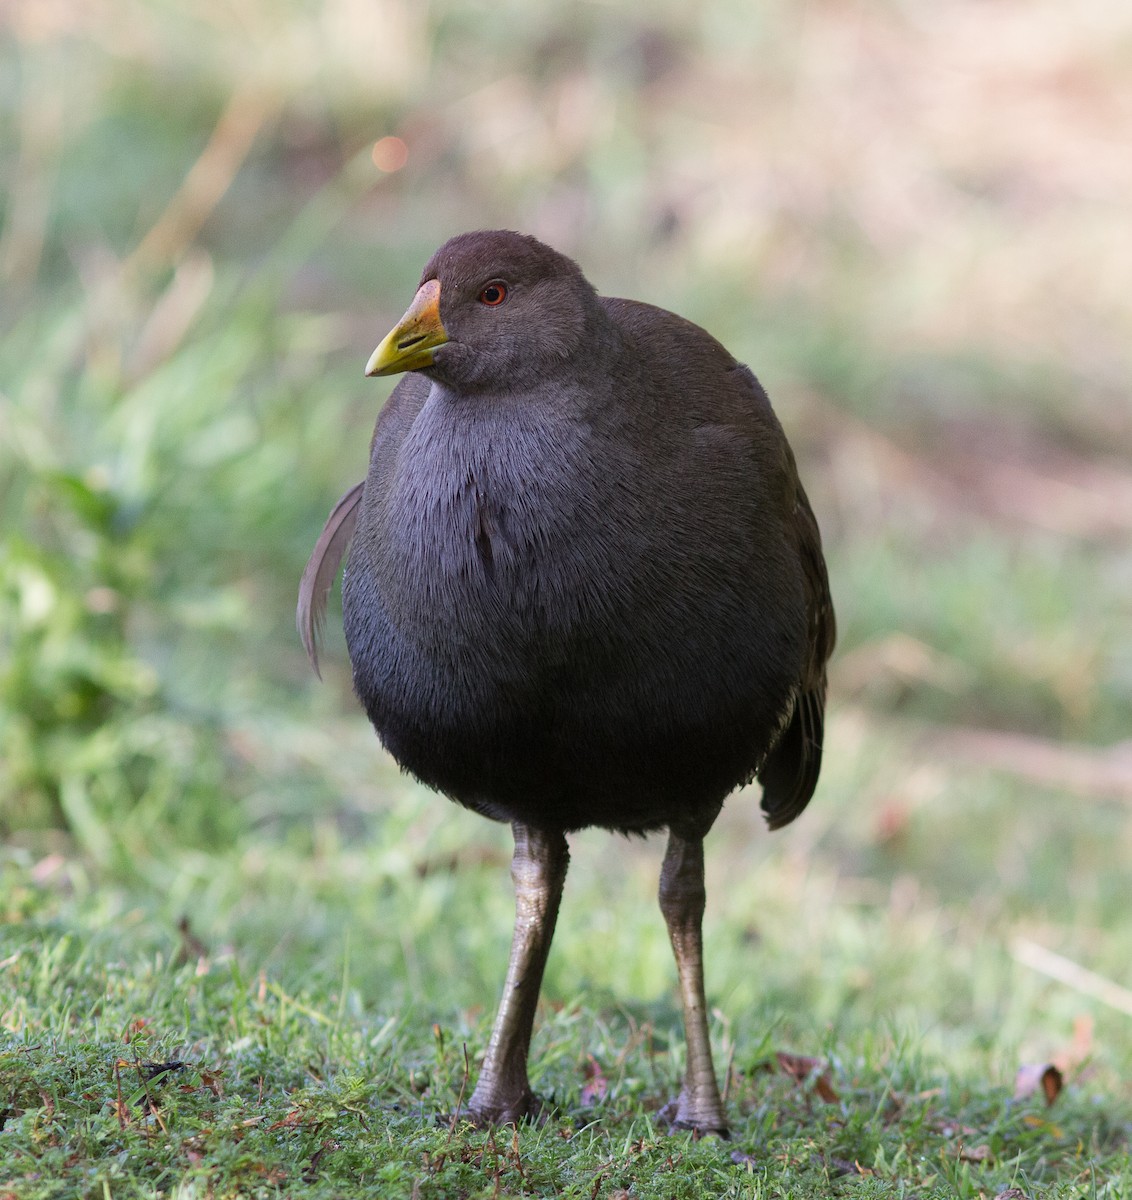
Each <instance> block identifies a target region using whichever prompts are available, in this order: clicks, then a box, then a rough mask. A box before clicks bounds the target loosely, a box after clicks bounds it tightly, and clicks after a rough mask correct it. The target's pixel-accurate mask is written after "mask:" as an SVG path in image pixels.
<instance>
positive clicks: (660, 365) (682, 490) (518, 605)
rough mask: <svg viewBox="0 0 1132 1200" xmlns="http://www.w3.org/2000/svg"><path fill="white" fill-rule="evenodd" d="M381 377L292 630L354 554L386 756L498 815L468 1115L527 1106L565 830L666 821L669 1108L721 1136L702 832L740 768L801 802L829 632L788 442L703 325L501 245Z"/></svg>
mask: <svg viewBox="0 0 1132 1200" xmlns="http://www.w3.org/2000/svg"><path fill="white" fill-rule="evenodd" d="M401 371H404V372H408V374H406V376H405V378H404V379H403V380H401V382H400V383H399V384H398V385H397V387H396V388H395V389H394V391H393V393H392V395H391V396H390V398H389V401H388V403H387V404H386V406H385V408H384V410H383V411H382V413H381V415H380V417H379V419H378V422H377V428H376V430H375V431H374V436H373V443H372V447H371V451H370V464H369V473H368V475H367V477H366V480H365V482H364V483H361V484H358V485H357V486H356V487H354V488H353V489H351V491H349V492H348V493H347V494H346V495H345V496H344V497H343V498H342V499H341V500H340V501H339V503H338V505H337V506H336V508H335V509H334V511H333V512H332V513H331V516H330V519H329V520H328V522H327V525H326V528H325V529H324V530H323V533H322V536H321V537H320V538H319V540H318V543H317V545H316V546H315V549H314V552H313V554H312V555H311V560H310V562H309V563H308V565H307V569H306V572H305V573H304V575H303V581H302V585H301V588H300V593H299V610H298V621H299V629H300V632H301V634H302V637H303V642H304V644H305V646H306V648H307V651H308V653H309V654H310V656H311V660H312V662H313V663H314V664H315V667H316V669H317V660H316V651H315V628H316V625H317V622H318V620H319V618H320V617H321V615H322V613H323V612H324V610H325V603H326V596H327V593H328V591H329V588H330V585H331V583H332V582H333V578H334V576H335V574H336V573H337V569H338V566H339V564H340V562H341V559H342V556H343V555H344V554H345V552H346V548H347V546H348V545H350V556H349V563H348V565H347V568H346V574H345V580H344V584H343V610H344V622H345V628H346V640H347V644H348V646H349V652H350V659H351V662H352V664H353V670H354V687H355V689H356V691H357V694H358V697H359V698H360V699H361V701H362V704H363V705H364V706H365V709H366V712H367V713H368V714H369V718H370V720H371V721H372V722H373V725H374V728H375V729H376V730H377V733H378V735H379V736H380V738H381V740H382V742H384V744H385V746H386V747H387V748H388V750H389V751H390V752H391V753H392V755H393V756H394V758H396V760H397V761H398V763H400V765H401V767H402V768H403V769H404V770H406V771H409V772H411V773H412V774H413V775H415V776H416V777H417V778H418V779H420V780H422V781H423V782H424V783H426V784H428V785H429V786H430V787H433V788H435V789H436V790H437V791H440V792H444V793H445V794H446V795H448V796H450V797H451V798H452V799H453V800H456V801H458V802H459V803H461V804H463V805H465V806H466V807H468V808H471V809H474V810H475V811H476V812H479V813H482V814H484V815H485V816H488V817H491V818H493V819H495V820H500V821H510V822H511V826H512V829H513V831H514V836H515V856H514V861H513V864H512V877H513V879H514V882H515V890H516V920H515V932H514V940H513V943H512V948H511V961H510V966H509V968H508V972H507V982H506V985H505V988H504V992H503V999H502V1002H501V1005H500V1008H499V1013H498V1016H497V1018H496V1022H495V1028H494V1031H493V1033H492V1036H491V1042H490V1044H489V1046H488V1049H487V1054H486V1056H485V1058H484V1063H483V1068H482V1070H481V1073H480V1076H479V1082H478V1084H477V1086H476V1089H475V1092H474V1094H473V1096H472V1099H471V1103H470V1115H471V1116H472V1118H473V1119H474V1120H476V1121H478V1122H480V1123H484V1124H487V1123H493V1122H511V1121H516V1120H519V1119H521V1118H523V1117H528V1116H533V1115H535V1114H537V1112H538V1110H539V1101H538V1100H537V1098H536V1097H535V1096H534V1094H533V1093H532V1091H531V1088H530V1085H529V1083H528V1080H527V1054H528V1049H529V1046H530V1038H531V1026H532V1023H533V1020H534V1014H535V1006H536V1002H537V999H538V992H539V986H540V983H541V979H542V973H543V967H544V964H545V962H546V957H547V953H548V951H549V949H550V942H551V938H552V936H553V933H554V923H555V919H556V916H557V912H558V904H559V899H560V897H561V894H562V885H563V881H564V879H565V876H566V866H567V862H568V854H567V848H566V837H565V835H566V834H567V833H569V832H571V831H572V830H577V829H582V828H585V827H586V826H589V825H598V826H602V827H604V828H607V829H612V830H618V831H621V832H625V833H647V832H648V831H650V830H655V829H662V828H664V829H667V830H668V849H667V853H666V855H665V858H664V865H663V867H662V870H661V877H660V907H661V911H662V912H663V914H664V918H665V921H666V922H667V924H668V932H669V935H670V937H671V940H672V947H673V950H674V952H675V956H676V965H677V968H678V971H679V975H680V990H681V995H682V999H683V1006H684V1025H685V1032H686V1036H687V1042H688V1056H687V1064H688V1066H687V1074H686V1076H685V1079H684V1084H683V1088H682V1090H681V1092H680V1094H679V1096H678V1098H677V1099H676V1100H675V1101H673V1103H672V1104H671V1105H670V1106H669V1110H668V1115H669V1117H670V1119H671V1121H672V1123H673V1125H674V1126H676V1127H679V1128H694V1129H697V1130H699V1131H701V1132H709V1131H713V1132H716V1133H721V1134H726V1131H727V1120H726V1117H725V1115H724V1110H723V1104H722V1101H721V1099H720V1094H719V1089H718V1086H717V1083H716V1078H715V1071H714V1068H713V1066H712V1060H711V1049H710V1045H709V1042H708V1027H707V1007H706V1002H705V999H704V986H703V962H702V942H701V935H700V926H701V920H702V916H703V910H704V873H703V838H704V835H705V834H706V833H707V832H708V830H709V829H710V828H711V825H712V822H713V821H714V820H715V817H716V815H717V814H718V813H719V810H720V808H721V807H722V805H723V801H724V799H725V797H726V796H727V795H728V793H729V792H731V791H732V790H734V789H735V788H737V787H739V786H740V785H741V784H744V783H747V782H749V781H750V780H752V779H754V778H757V779H758V780H759V781H760V782H761V784H762V787H763V797H762V805H763V808H764V810H765V812H766V815H767V819H768V822H769V824H770V827H771V828H772V829H775V828H778V827H779V826H782V825H785V824H786V823H787V822H789V821H792V820H793V819H794V818H795V817H796V816H797V815H798V814H799V813H800V812H801V811H802V809H803V808H805V806H806V804H807V802H808V801H809V799H810V796H811V795H812V794H813V791H814V787H815V785H816V783H817V778H818V770H819V767H820V765H821V748H822V728H823V713H824V706H825V690H826V674H825V672H826V661H827V660H828V658H829V655H830V653H831V651H832V649H833V640H834V618H833V608H832V604H831V601H830V595H829V584H828V580H827V577H826V569H825V563H824V561H823V559H822V552H821V539H820V536H819V534H818V527H817V524H816V522H815V520H814V515H813V513H812V511H811V510H810V505H809V502H808V501H807V499H806V494H805V492H804V491H803V490H802V485H801V483H800V482H799V480H798V473H797V469H796V467H795V465H794V456H793V454H792V453H791V451H790V447H789V445H788V444H787V442H786V437H785V435H784V434H783V432H782V427H781V426H780V425H779V423H778V420H777V419H776V417H775V415H774V413H773V411H772V410H771V407H770V402H769V401H768V399H767V396H766V393H765V392H764V391H763V389H762V388H761V387H760V385H759V383H758V381H757V380H756V379H755V377H754V375H753V374H752V373H751V371H750V370H749V369H748V368H747V367H745V366H744V365H743V364H742V363H738V362H736V361H735V359H734V358H732V357H731V355H730V354H728V352H727V351H726V350H725V349H724V348H723V347H722V346H721V345H720V344H719V343H718V342H717V341H715V339H714V338H712V337H711V336H710V335H709V334H707V333H706V332H705V331H704V330H702V329H700V328H699V327H698V326H696V325H693V324H691V323H690V322H688V321H685V320H683V319H682V318H681V317H678V316H675V315H674V314H672V313H669V312H665V311H664V310H663V309H659V308H653V307H651V306H650V305H647V304H641V303H638V302H636V301H633V300H614V299H609V298H607V297H603V296H599V295H597V293H596V292H595V291H594V289H593V288H592V287H591V286H590V284H589V283H587V282H586V280H585V278H584V277H583V276H582V273H581V271H580V270H579V269H578V267H577V265H576V264H575V263H573V262H572V261H571V260H570V259H568V258H566V257H564V256H563V255H561V254H558V253H557V252H556V251H554V250H552V249H550V247H548V246H545V245H543V244H542V243H541V242H538V241H536V240H535V239H534V238H531V237H525V236H522V235H520V234H517V233H507V232H482V233H469V234H464V235H462V236H460V237H456V238H453V239H452V240H451V241H449V242H447V243H446V244H445V245H444V246H442V247H441V248H440V249H439V250H438V251H437V252H436V254H435V255H434V256H433V258H432V260H431V261H430V262H429V264H428V266H426V267H425V270H424V274H423V275H422V277H421V284H420V287H419V289H418V291H417V294H416V297H415V298H414V300H413V302H412V304H411V305H410V306H409V310H408V312H406V313H405V315H404V317H402V319H401V321H400V322H399V323H398V324H397V326H396V328H395V329H393V331H392V332H391V333H390V334H389V335H388V336H387V337H386V338H385V340H384V341H382V343H381V344H380V345H379V346H378V348H377V349H376V350H375V351H374V354H373V357H372V358H371V359H370V361H369V364H368V366H367V368H366V374H367V375H391V374H394V373H397V372H401ZM351 541H352V545H351Z"/></svg>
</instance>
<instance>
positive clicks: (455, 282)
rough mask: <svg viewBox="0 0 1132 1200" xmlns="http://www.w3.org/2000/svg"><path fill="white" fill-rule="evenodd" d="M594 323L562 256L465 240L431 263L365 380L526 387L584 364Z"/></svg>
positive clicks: (492, 237)
mask: <svg viewBox="0 0 1132 1200" xmlns="http://www.w3.org/2000/svg"><path fill="white" fill-rule="evenodd" d="M602 317H603V313H602V309H601V307H600V305H599V304H598V301H597V297H596V294H595V293H594V290H593V288H592V287H591V286H590V284H589V283H587V282H586V279H585V277H584V276H583V275H582V273H581V271H580V270H579V269H578V267H577V265H576V264H575V263H574V262H572V261H571V260H570V259H569V258H567V257H566V256H565V255H563V254H559V253H558V252H557V251H556V250H552V249H551V248H550V247H549V246H545V245H543V243H542V242H540V241H537V240H536V239H535V238H533V237H528V236H526V235H524V234H520V233H511V232H507V231H482V232H479V233H465V234H461V235H460V236H459V237H454V238H452V239H451V240H450V241H448V242H446V243H445V244H444V245H443V246H441V248H440V249H439V250H438V251H437V252H436V253H435V254H434V255H433V256H432V259H431V260H430V261H429V264H428V266H426V267H425V269H424V273H423V274H422V276H421V283H420V287H419V288H418V289H417V294H416V296H414V298H413V302H412V304H410V305H409V308H408V311H407V312H406V313H405V315H404V316H403V317H402V318H401V320H400V321H398V322H397V324H396V326H395V327H394V328H393V329H392V330H391V331H390V332H389V333H388V334H387V335H386V336H385V338H384V339H383V340H382V342H381V344H380V345H379V346H378V347H377V349H376V350H375V351H374V352H373V354H372V356H371V357H370V360H369V362H368V363H367V364H366V374H367V375H395V374H398V373H399V372H401V371H424V372H425V373H426V374H428V375H430V376H432V377H434V378H436V379H438V380H440V381H441V382H443V383H446V384H448V385H450V386H452V387H454V388H456V389H458V390H460V391H462V392H477V391H486V390H491V391H492V392H496V393H501V392H507V391H519V390H524V389H528V388H531V387H533V386H535V385H536V384H538V383H539V382H540V381H542V380H545V379H546V378H547V377H548V376H552V375H554V374H555V373H556V372H557V371H559V370H561V369H562V368H563V367H564V366H565V365H566V364H570V363H576V362H577V361H578V360H579V359H582V360H587V359H591V358H592V355H593V350H594V340H595V331H596V329H597V327H598V325H597V323H598V322H600V321H601V320H602Z"/></svg>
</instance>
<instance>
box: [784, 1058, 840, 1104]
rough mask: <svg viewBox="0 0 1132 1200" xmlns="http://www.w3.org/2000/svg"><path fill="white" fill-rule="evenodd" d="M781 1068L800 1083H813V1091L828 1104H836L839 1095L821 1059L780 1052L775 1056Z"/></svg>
mask: <svg viewBox="0 0 1132 1200" xmlns="http://www.w3.org/2000/svg"><path fill="white" fill-rule="evenodd" d="M775 1058H776V1059H777V1060H778V1066H779V1068H780V1069H781V1070H782V1071H784V1072H785V1073H786V1074H787V1075H789V1076H790V1077H791V1078H792V1079H796V1080H797V1081H798V1082H799V1083H802V1084H805V1083H812V1085H813V1089H814V1091H815V1092H817V1094H818V1096H819V1097H820V1098H821V1099H822V1100H824V1101H825V1103H826V1104H836V1103H837V1100H838V1096H837V1093H836V1092H835V1091H834V1090H833V1084H832V1083H831V1082H830V1080H829V1073H828V1069H827V1067H826V1064H825V1062H823V1060H822V1059H820V1058H811V1057H810V1056H809V1055H806V1054H787V1053H786V1052H785V1051H783V1050H779V1051H778V1052H777V1053H776V1054H775Z"/></svg>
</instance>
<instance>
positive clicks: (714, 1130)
mask: <svg viewBox="0 0 1132 1200" xmlns="http://www.w3.org/2000/svg"><path fill="white" fill-rule="evenodd" d="M657 1115H658V1116H659V1118H660V1120H661V1121H667V1122H668V1132H669V1133H679V1132H681V1131H683V1130H691V1133H692V1136H693V1137H696V1138H701V1137H708V1136H711V1135H714V1136H715V1137H718V1138H722V1139H723V1140H724V1141H728V1140H729V1139H730V1137H731V1130H730V1129H728V1127H727V1120H726V1118H725V1117H724V1115H723V1106H722V1104H721V1103H720V1101H719V1100H718V1099H717V1098H715V1097H706V1098H705V1097H696V1096H689V1095H688V1093H687V1092H686V1091H681V1093H680V1095H679V1096H676V1097H674V1098H673V1099H672V1100H669V1102H668V1103H667V1104H666V1105H665V1106H664V1107H663V1108H662V1109H661V1110H660V1112H659V1113H658V1114H657Z"/></svg>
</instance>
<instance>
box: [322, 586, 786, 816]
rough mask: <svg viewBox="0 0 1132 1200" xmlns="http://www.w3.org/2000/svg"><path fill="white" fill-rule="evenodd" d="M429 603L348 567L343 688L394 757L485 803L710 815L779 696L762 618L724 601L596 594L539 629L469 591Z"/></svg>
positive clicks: (538, 812)
mask: <svg viewBox="0 0 1132 1200" xmlns="http://www.w3.org/2000/svg"><path fill="white" fill-rule="evenodd" d="M497 582H498V581H497ZM433 601H434V604H433V606H432V607H430V608H429V609H427V610H423V609H422V608H421V606H419V605H417V606H416V608H415V610H414V611H415V612H416V613H418V614H419V613H421V612H423V611H427V613H428V617H427V619H423V618H421V617H420V616H419V615H418V616H417V618H416V619H414V620H413V621H412V622H410V623H408V624H407V625H406V624H405V623H403V622H402V623H398V622H397V621H395V620H394V619H392V617H391V615H390V614H391V612H392V611H396V610H397V608H398V605H397V604H396V603H395V602H393V603H391V602H389V601H388V600H387V598H386V597H385V596H383V595H382V592H381V589H380V586H379V584H378V582H377V580H376V579H375V578H374V577H372V576H366V575H365V574H363V573H360V572H357V571H351V572H348V574H347V582H346V587H345V589H344V616H345V627H346V636H347V642H348V644H349V648H350V655H351V660H352V662H353V667H354V683H355V688H356V690H357V692H358V695H359V697H360V698H361V700H362V702H363V704H364V705H365V708H366V711H367V713H368V715H369V717H370V720H371V721H372V723H373V725H374V727H375V729H376V730H377V732H378V734H379V736H380V737H381V740H382V742H383V743H384V744H385V746H386V748H387V749H388V750H389V751H390V752H391V753H392V755H393V757H394V758H395V759H396V760H397V761H398V763H399V764H400V765H401V766H402V768H404V769H405V770H407V771H409V772H410V773H411V774H413V775H415V776H417V777H418V778H419V779H421V780H422V781H423V782H424V783H426V784H428V785H430V786H432V787H434V788H436V789H437V790H439V791H441V792H444V793H446V794H447V795H449V796H451V797H452V798H453V799H455V800H457V801H459V802H460V803H462V804H464V805H466V806H467V807H470V808H473V809H475V810H476V811H478V812H481V813H484V814H485V815H487V816H490V817H493V818H495V819H499V820H521V821H524V822H525V823H527V824H530V825H534V826H537V827H545V828H556V829H566V830H569V829H577V828H583V827H586V826H589V825H600V826H605V827H609V828H615V829H623V830H634V831H644V830H647V829H654V828H659V827H662V826H666V825H669V824H671V823H672V822H673V821H676V820H684V819H692V818H694V817H695V815H696V814H697V813H698V812H701V811H702V812H710V814H711V815H714V812H715V811H716V810H717V809H718V807H719V805H720V804H721V803H722V800H723V798H724V797H725V796H726V794H727V793H728V792H730V791H731V790H733V789H734V788H735V787H736V786H738V785H740V784H741V783H743V782H746V781H748V780H749V779H750V778H751V777H752V776H753V774H754V772H755V771H756V770H757V768H758V766H759V765H760V763H761V761H762V759H763V757H764V755H765V753H766V751H767V749H768V743H769V741H770V740H771V738H772V736H773V734H774V733H775V732H776V731H777V729H778V727H779V723H780V718H781V714H782V711H783V709H784V708H786V707H788V705H789V703H790V700H791V696H792V690H793V687H794V681H795V679H796V670H795V668H794V665H793V663H792V662H790V661H789V656H785V657H784V656H781V655H779V656H777V657H776V656H775V654H773V653H769V652H768V650H769V649H771V648H772V647H770V646H769V642H770V641H773V639H774V638H775V636H776V635H775V633H774V631H770V630H766V629H761V630H760V629H758V628H757V627H756V625H755V623H754V622H753V621H752V620H750V619H745V620H744V619H739V618H737V617H735V616H734V614H721V613H720V612H718V611H717V612H716V613H715V614H714V616H715V617H716V621H715V622H714V623H713V622H711V621H710V616H711V614H708V617H709V620H708V622H707V623H705V614H704V612H703V611H702V606H701V607H700V608H699V609H698V610H697V608H695V607H692V606H689V607H688V608H687V609H686V610H685V611H679V610H677V611H675V612H672V611H669V612H667V613H664V612H662V613H660V614H653V618H652V621H651V622H650V624H649V626H648V628H647V629H644V630H642V629H641V628H639V627H634V626H633V623H632V620H631V617H632V614H629V613H618V612H617V611H616V609H615V606H613V611H609V607H610V606H608V605H607V606H606V608H605V610H604V615H603V618H602V620H601V621H599V622H595V623H594V624H592V625H589V626H587V625H586V624H585V623H584V622H581V623H579V624H577V625H576V626H574V627H573V628H572V629H571V630H570V632H569V633H563V632H562V631H559V632H558V633H557V634H555V635H553V636H551V635H549V634H548V632H547V630H546V629H545V627H543V626H541V625H540V623H539V621H538V620H536V619H534V618H533V617H530V615H529V614H527V616H526V617H524V614H523V612H522V611H520V612H514V611H510V610H508V609H506V608H505V607H501V606H499V605H498V604H492V603H490V602H487V601H485V600H484V597H483V596H482V595H479V596H477V594H476V591H475V589H473V590H472V591H471V592H468V591H465V592H463V593H462V594H461V595H459V597H458V598H457V597H449V602H448V603H445V602H444V600H443V589H440V590H438V591H437V592H436V593H435V594H434V595H433ZM401 607H402V608H405V606H401ZM598 607H599V610H600V606H598ZM721 615H729V616H731V618H732V620H731V624H730V625H729V626H728V627H725V628H724V627H720V624H719V619H720V618H721ZM630 630H631V631H632V632H630ZM787 640H788V639H787ZM773 663H777V664H778V666H775V667H772V666H768V664H773Z"/></svg>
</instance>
